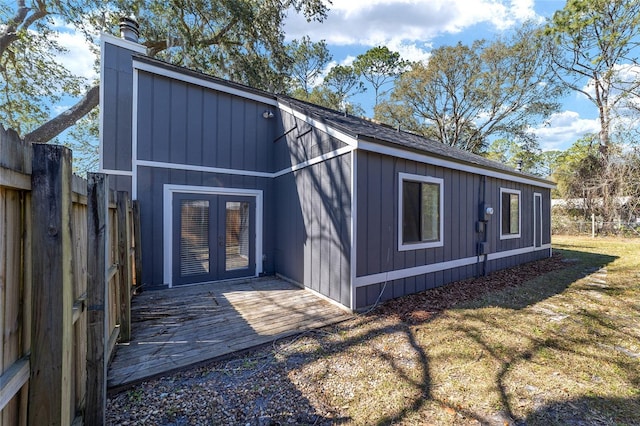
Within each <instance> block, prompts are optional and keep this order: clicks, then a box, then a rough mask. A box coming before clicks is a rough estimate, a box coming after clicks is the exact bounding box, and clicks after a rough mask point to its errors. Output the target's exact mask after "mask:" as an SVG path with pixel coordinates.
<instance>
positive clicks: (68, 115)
mask: <svg viewBox="0 0 640 426" xmlns="http://www.w3.org/2000/svg"><path fill="white" fill-rule="evenodd" d="M99 101H100V86H99V85H96V86H93V87H92V88H91V89H89V91H88V92H87V93H86V94H85V95H84V96H83V97H82V99H80V100H79V101H78V103H76V104H75V105H74V106H72V107H71V108H69V109H68V110H66V111H64V112H63V113H61V114H60V115H58V116H57V117H55V118H52V119H51V120H49V121H47V122H46V123H44V124H43V125H42V126H40V127H38V128H37V129H35V130H34V131H33V132H31V133H28V134H26V135H25V137H24V140H25V141H26V142H31V143H47V142H49V141H50V140H51V139H53V138H55V137H56V136H58V135H59V134H60V133H62V132H64V131H65V130H66V129H68V128H69V127H71V126H73V125H74V124H76V122H77V121H78V120H80V119H81V118H82V117H84V116H85V115H87V114H88V113H89V112H90V111H91V110H92V109H94V108H95V107H97V106H98V102H99Z"/></svg>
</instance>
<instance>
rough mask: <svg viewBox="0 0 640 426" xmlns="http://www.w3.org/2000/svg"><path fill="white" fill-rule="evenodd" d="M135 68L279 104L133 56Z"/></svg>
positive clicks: (230, 93)
mask: <svg viewBox="0 0 640 426" xmlns="http://www.w3.org/2000/svg"><path fill="white" fill-rule="evenodd" d="M133 69H134V70H139V71H146V72H148V73H151V74H156V75H160V76H163V77H167V78H171V79H174V80H178V81H182V82H184V83H189V84H194V85H196V86H200V87H206V88H207V89H212V90H216V91H218V92H223V93H227V94H229V95H234V96H239V97H241V98H244V99H250V100H252V101H256V102H260V103H263V104H266V105H271V106H273V107H276V106H278V103H277V101H276V100H275V98H269V97H266V96H261V95H258V94H256V93H251V92H248V91H245V90H242V89H239V88H236V87H229V86H227V85H225V84H221V83H216V82H215V81H211V80H210V79H208V78H206V77H197V76H194V75H191V74H189V75H187V74H184V73H181V72H178V71H175V70H169V69H166V68H164V67H161V66H158V65H153V64H148V63H146V62H141V61H140V60H138V59H137V58H135V57H134V58H133Z"/></svg>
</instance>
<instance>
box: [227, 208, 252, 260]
mask: <svg viewBox="0 0 640 426" xmlns="http://www.w3.org/2000/svg"><path fill="white" fill-rule="evenodd" d="M226 210H227V213H226V218H227V219H226V234H227V236H226V240H227V242H226V255H227V258H226V262H225V267H226V270H227V271H231V270H234V269H243V268H248V267H249V203H247V202H237V201H236V202H227V203H226Z"/></svg>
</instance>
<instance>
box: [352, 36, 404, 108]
mask: <svg viewBox="0 0 640 426" xmlns="http://www.w3.org/2000/svg"><path fill="white" fill-rule="evenodd" d="M407 65H408V63H407V61H405V60H403V59H402V58H401V57H400V54H399V53H398V52H392V51H391V50H389V48H387V47H386V46H377V47H373V48H371V49H369V50H367V51H366V52H365V53H363V54H361V55H358V56H357V57H356V60H355V61H353V68H354V69H355V72H356V73H357V74H360V75H361V76H362V77H363V78H364V79H365V80H367V81H368V82H369V83H371V86H373V90H374V92H375V105H378V103H379V101H380V95H382V93H381V92H380V89H381V88H382V86H384V85H385V84H387V83H390V82H392V81H393V80H394V79H395V78H396V77H398V76H399V75H400V74H401V73H402V71H404V69H405V68H406V67H407Z"/></svg>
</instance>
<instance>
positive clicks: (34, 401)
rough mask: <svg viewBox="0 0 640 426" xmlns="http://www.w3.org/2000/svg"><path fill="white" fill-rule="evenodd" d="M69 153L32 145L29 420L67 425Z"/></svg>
mask: <svg viewBox="0 0 640 426" xmlns="http://www.w3.org/2000/svg"><path fill="white" fill-rule="evenodd" d="M71 175H72V172H71V151H70V150H69V149H68V148H65V147H63V146H58V145H47V144H34V145H33V159H32V175H31V225H32V231H31V247H32V256H31V258H32V263H31V264H32V310H33V321H32V324H31V376H30V383H29V420H28V423H29V424H34V425H35V424H37V425H44V424H46V425H68V424H70V423H71V421H72V420H73V418H72V415H73V414H75V413H72V412H71V406H72V403H73V401H71V382H72V377H71V360H72V350H73V316H72V315H73V311H72V310H73V269H72V261H73V259H72V258H73V250H72V245H71V203H72V198H71Z"/></svg>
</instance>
